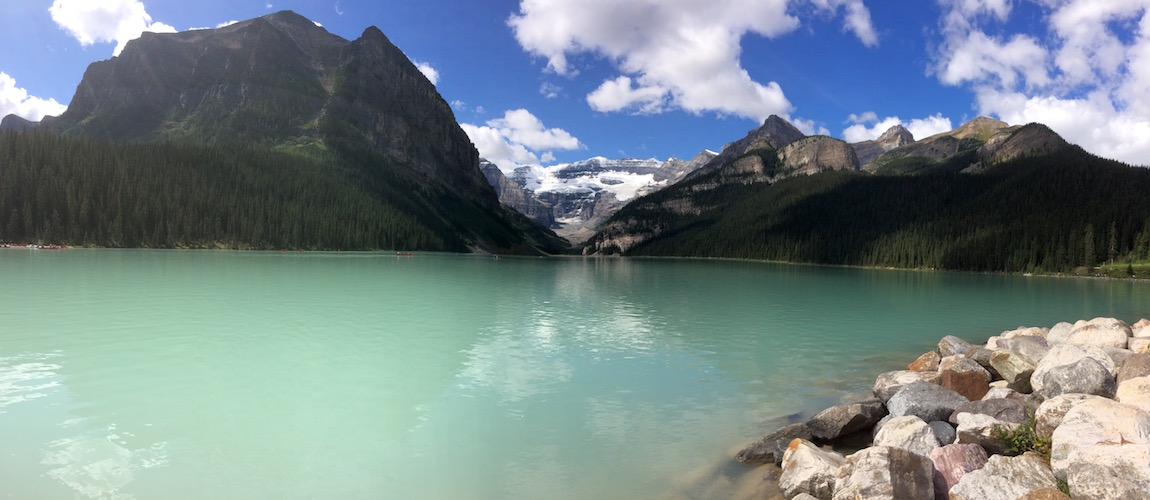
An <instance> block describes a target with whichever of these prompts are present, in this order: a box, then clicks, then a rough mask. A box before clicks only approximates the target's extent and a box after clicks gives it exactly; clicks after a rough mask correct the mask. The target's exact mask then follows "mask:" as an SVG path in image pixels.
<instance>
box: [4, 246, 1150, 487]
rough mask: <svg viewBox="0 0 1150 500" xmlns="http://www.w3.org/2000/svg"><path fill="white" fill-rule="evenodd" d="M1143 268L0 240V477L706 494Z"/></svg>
mask: <svg viewBox="0 0 1150 500" xmlns="http://www.w3.org/2000/svg"><path fill="white" fill-rule="evenodd" d="M1147 315H1150V284H1146V283H1132V282H1128V281H1101V280H1081V279H1058V278H1039V277H1029V278H1028V277H1018V276H998V275H971V274H956V273H928V272H904V271H883V270H865V269H845V268H824V267H811V266H791V265H782V264H767V263H757V262H737V261H705V260H645V259H639V260H634V259H580V258H556V259H534V258H509V257H505V258H501V259H498V260H496V259H493V258H491V257H490V256H470V255H434V254H416V255H415V256H413V257H396V256H394V255H391V254H386V253H280V252H230V251H144V250H84V249H68V250H64V251H45V250H39V251H36V250H27V249H7V250H0V429H3V432H0V497H2V498H37V499H53V498H140V499H151V498H165V499H172V498H237V499H239V498H245V499H246V498H405V499H407V498H411V499H424V498H653V497H667V498H693V497H709V496H727V495H730V494H734V490H735V489H736V488H739V487H740V483H744V484H745V483H746V481H747V480H746V479H745V476H746V472H747V471H749V470H750V469H749V468H747V467H745V466H743V465H741V464H737V463H734V462H733V460H732V459H731V457H732V456H733V454H734V452H735V451H737V450H738V449H739V448H740V447H741V445H743V444H746V443H748V442H750V441H753V440H754V439H757V438H758V437H760V436H762V435H763V434H765V433H766V432H769V431H771V430H774V428H775V427H777V426H779V425H782V424H785V423H787V422H788V421H789V420H793V419H796V418H801V417H805V416H808V415H810V414H811V413H812V412H814V411H817V410H818V409H821V408H823V407H825V406H828V405H830V404H835V403H837V402H839V401H841V400H843V399H847V398H852V397H858V396H865V395H867V394H869V391H870V385H871V383H872V382H873V380H874V377H875V375H877V374H878V373H879V372H882V371H888V370H892V369H899V368H902V367H905V365H906V364H907V363H909V362H910V361H912V360H914V358H915V357H917V356H918V355H919V354H921V353H922V352H924V351H927V350H929V349H931V348H933V346H934V345H935V344H936V342H937V341H938V339H939V338H941V337H942V336H944V335H957V336H960V337H963V338H966V339H968V340H972V341H979V342H981V341H985V339H986V337H988V336H990V335H994V334H997V333H1000V332H1002V331H1003V330H1007V329H1013V328H1014V327H1017V326H1021V325H1026V326H1051V325H1053V324H1054V323H1056V322H1059V321H1074V320H1076V319H1082V318H1092V317H1096V316H1115V317H1118V318H1121V319H1124V320H1126V321H1129V322H1133V321H1135V320H1137V319H1139V318H1141V317H1143V316H1147Z"/></svg>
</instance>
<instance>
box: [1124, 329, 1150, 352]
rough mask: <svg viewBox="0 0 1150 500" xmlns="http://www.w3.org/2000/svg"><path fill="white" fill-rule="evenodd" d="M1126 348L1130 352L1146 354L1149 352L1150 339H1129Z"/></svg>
mask: <svg viewBox="0 0 1150 500" xmlns="http://www.w3.org/2000/svg"><path fill="white" fill-rule="evenodd" d="M1145 329H1147V328H1144V330H1145ZM1126 346H1127V348H1128V349H1130V351H1131V352H1146V351H1148V350H1150V337H1130V339H1129V341H1128V343H1127V344H1126Z"/></svg>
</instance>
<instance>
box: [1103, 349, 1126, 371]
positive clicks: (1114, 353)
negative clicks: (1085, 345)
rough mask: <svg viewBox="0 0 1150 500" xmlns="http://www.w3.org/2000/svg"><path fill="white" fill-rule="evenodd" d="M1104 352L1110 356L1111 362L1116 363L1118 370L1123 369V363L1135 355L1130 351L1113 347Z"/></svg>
mask: <svg viewBox="0 0 1150 500" xmlns="http://www.w3.org/2000/svg"><path fill="white" fill-rule="evenodd" d="M1102 352H1105V353H1106V355H1107V356H1110V361H1113V362H1114V366H1115V367H1116V368H1117V367H1121V366H1122V363H1125V362H1126V360H1127V359H1130V356H1133V355H1134V351H1131V350H1130V349H1115V348H1113V347H1107V348H1105V349H1103V350H1102ZM1115 373H1117V372H1115Z"/></svg>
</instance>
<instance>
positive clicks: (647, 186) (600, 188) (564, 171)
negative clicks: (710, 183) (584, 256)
mask: <svg viewBox="0 0 1150 500" xmlns="http://www.w3.org/2000/svg"><path fill="white" fill-rule="evenodd" d="M714 156H715V153H713V152H710V151H703V152H700V153H699V154H698V155H696V156H695V157H694V158H692V159H691V160H689V161H683V160H679V159H676V158H671V159H669V160H667V161H664V162H660V161H658V160H655V159H653V158H652V159H646V160H642V159H634V158H627V159H608V158H604V157H595V158H590V159H587V160H582V161H577V162H573V163H564V164H560V165H556V166H553V167H546V168H544V167H538V166H523V167H519V168H517V169H515V170H514V171H513V172H511V174H510V175H509V176H506V175H504V174H503V173H502V172H499V173H498V175H496V172H493V171H491V170H492V169H493V168H496V167H495V166H494V165H491V164H489V163H488V165H489V166H487V167H485V169H484V172H485V173H486V174H487V179H488V182H490V183H491V184H492V185H493V186H495V187H496V192H497V193H499V200H500V202H502V203H503V204H504V205H506V206H509V207H511V208H514V209H515V210H517V211H519V212H521V213H523V214H525V215H527V216H528V217H530V218H531V219H532V220H534V221H536V222H538V223H540V224H542V225H544V226H546V227H550V228H552V229H554V230H555V232H556V233H557V234H558V235H559V236H562V237H564V238H567V239H568V240H569V241H572V242H582V241H584V240H586V239H587V238H588V237H590V236H591V235H592V234H594V229H595V227H597V226H598V225H599V224H600V223H602V222H603V221H605V220H607V219H608V218H609V217H610V216H611V215H612V214H614V213H615V212H616V211H618V210H619V209H620V208H622V207H623V206H624V205H626V203H627V202H628V201H630V200H632V199H634V198H635V197H636V196H642V195H644V194H649V193H653V192H655V191H658V190H659V189H662V188H664V187H666V186H669V185H672V184H674V183H675V182H677V181H679V180H680V179H682V178H684V177H685V176H686V175H688V174H689V173H691V172H692V171H694V170H696V169H698V168H699V167H701V166H702V165H704V164H706V163H707V162H708V161H710V160H711V158H713V157H714ZM500 177H503V178H504V179H507V181H506V182H504V181H503V180H502V179H501V178H500ZM513 186H514V187H513ZM543 212H547V213H546V214H544V213H543Z"/></svg>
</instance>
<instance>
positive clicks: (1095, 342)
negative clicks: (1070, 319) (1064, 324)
mask: <svg viewBox="0 0 1150 500" xmlns="http://www.w3.org/2000/svg"><path fill="white" fill-rule="evenodd" d="M1132 335H1133V332H1132V331H1131V330H1130V325H1128V324H1126V322H1125V321H1122V320H1119V319H1114V318H1094V319H1092V320H1090V321H1079V322H1077V323H1075V324H1074V328H1073V329H1072V330H1070V335H1069V336H1067V337H1066V343H1068V344H1083V345H1092V346H1095V347H1117V348H1121V349H1125V348H1126V341H1127V340H1126V339H1129V338H1130V337H1131V336H1132Z"/></svg>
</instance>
